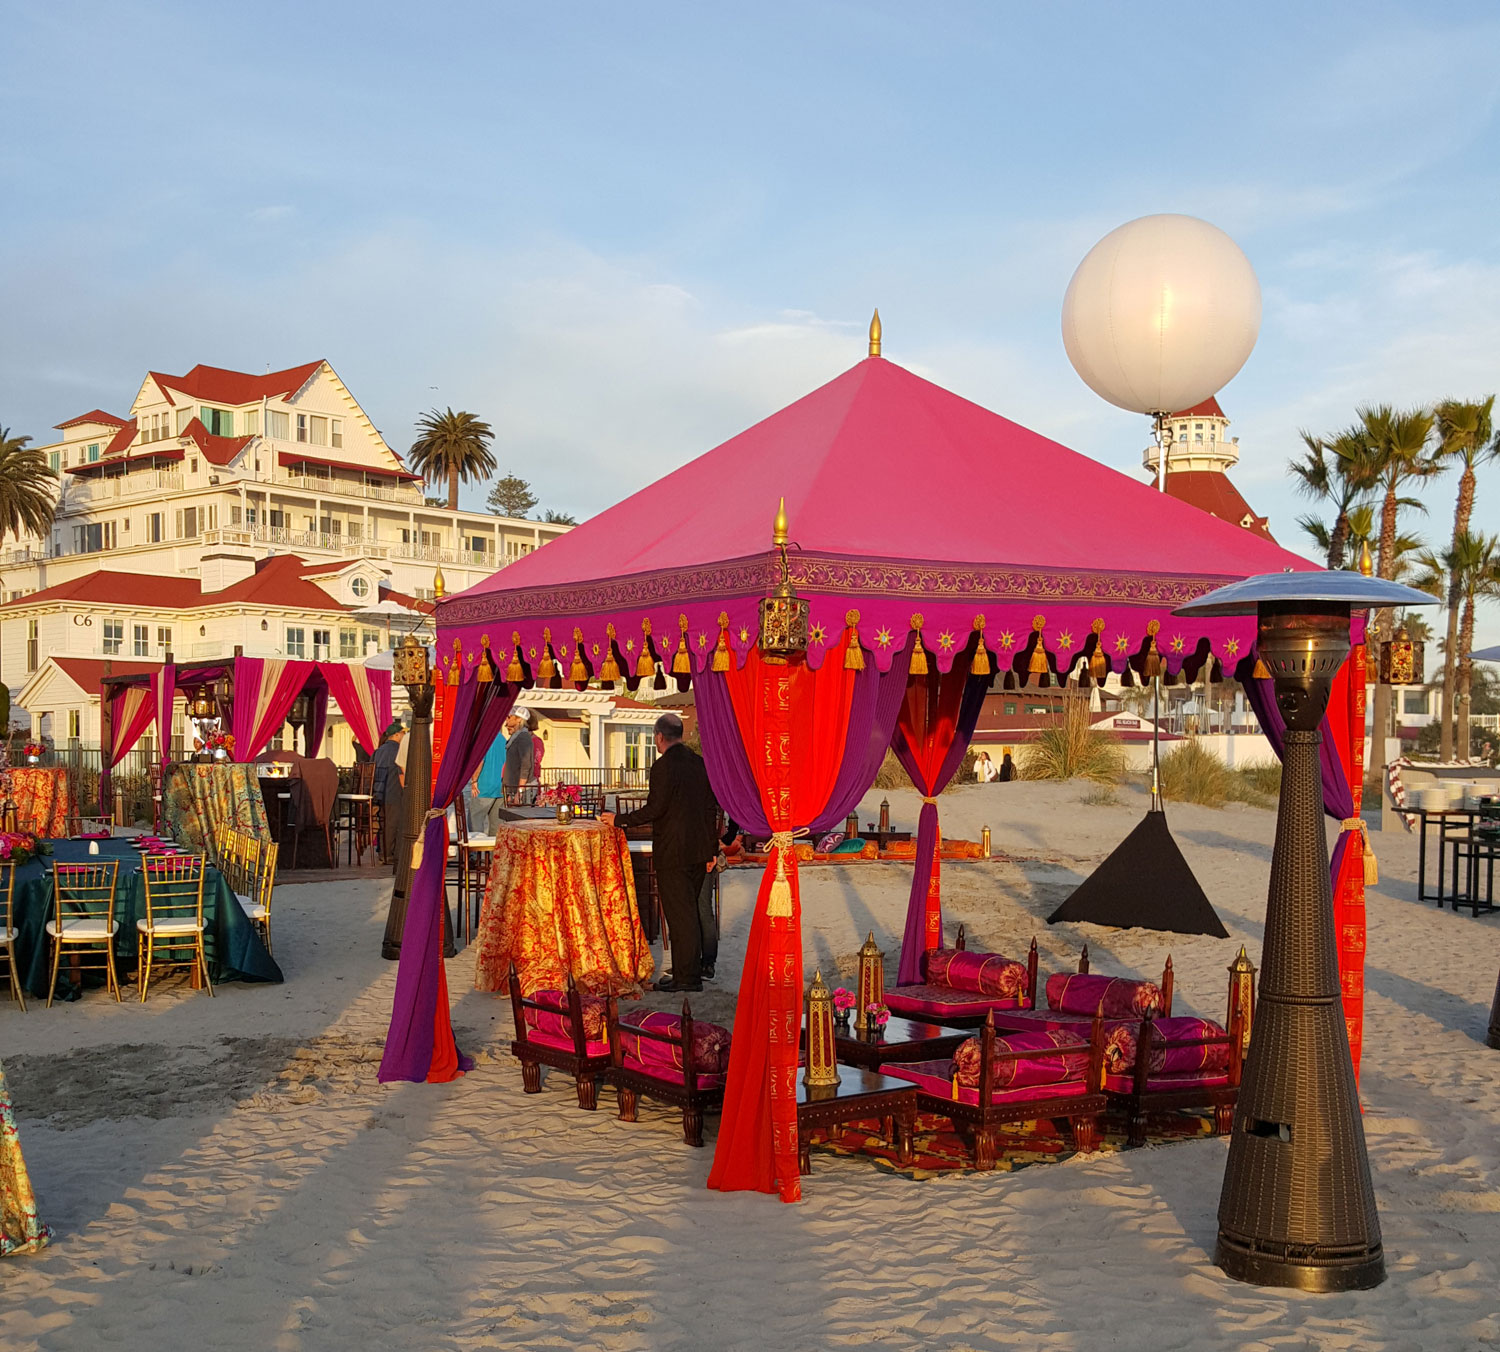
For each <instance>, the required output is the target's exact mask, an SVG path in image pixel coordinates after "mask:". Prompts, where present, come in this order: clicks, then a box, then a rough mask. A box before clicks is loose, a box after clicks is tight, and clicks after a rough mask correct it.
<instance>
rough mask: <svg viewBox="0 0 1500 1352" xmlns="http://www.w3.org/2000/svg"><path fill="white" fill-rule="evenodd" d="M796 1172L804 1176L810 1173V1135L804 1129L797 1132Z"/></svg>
mask: <svg viewBox="0 0 1500 1352" xmlns="http://www.w3.org/2000/svg"><path fill="white" fill-rule="evenodd" d="M797 1172H798V1173H799V1174H801V1175H803V1176H804V1177H806V1176H807V1175H808V1174H810V1173H812V1137H811V1135H810V1134H809V1133H808V1132H804V1131H799V1132H798V1133H797Z"/></svg>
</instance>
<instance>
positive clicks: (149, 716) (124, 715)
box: [106, 685, 156, 770]
mask: <svg viewBox="0 0 1500 1352" xmlns="http://www.w3.org/2000/svg"><path fill="white" fill-rule="evenodd" d="M109 713H110V733H111V736H110V746H109V765H108V766H107V767H106V768H107V769H110V770H113V769H114V768H115V766H117V765H118V764H119V763H120V762H121V761H122V760H124V759H125V754H126V752H128V751H129V750H130V748H131V747H133V746H134V745H135V744H136V743H137V742H138V741H140V740H141V734H142V733H144V732H145V731H146V729H147V728H149V727H150V726H151V724H152V722H153V721H154V720H155V718H156V703H155V701H154V700H153V699H152V692H151V688H150V687H149V686H144V685H127V686H123V687H120V688H117V689H116V690H115V691H114V693H113V694H111V696H110V700H109Z"/></svg>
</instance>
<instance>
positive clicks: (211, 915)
mask: <svg viewBox="0 0 1500 1352" xmlns="http://www.w3.org/2000/svg"><path fill="white" fill-rule="evenodd" d="M97 843H98V846H99V854H98V856H97V858H98V859H99V860H104V861H107V860H109V859H118V860H119V861H120V876H119V880H118V883H117V884H116V888H115V922H116V923H117V924H118V925H119V929H118V930H117V931H116V933H115V970H116V971H117V972H118V973H119V974H120V976H121V978H122V980H123V978H124V975H125V974H126V973H127V972H130V971H133V970H134V969H135V959H136V927H135V922H136V921H137V920H141V919H144V918H145V915H146V887H145V883H144V881H143V879H142V878H141V857H140V852H139V851H138V850H136V849H134V848H132V847H131V845H130V844H129V842H128V840H126V839H125V838H123V837H116V838H115V839H113V840H101V841H99V842H97ZM52 849H53V853H52V855H51V857H50V858H45V857H44V858H42V859H33V860H31V861H30V862H28V863H25V864H22V865H21V866H20V867H19V868H18V869H17V870H16V892H15V901H14V908H15V909H14V914H15V919H14V920H13V922H12V923H13V924H14V925H15V926H16V929H17V930H18V931H19V933H18V934H17V936H16V942H15V948H14V956H15V961H16V964H17V970H18V972H19V973H20V976H21V983H22V985H23V986H24V987H25V988H26V990H27V992H28V993H29V994H31V995H34V996H36V998H37V999H39V1000H45V999H46V998H47V977H48V975H49V974H50V972H51V967H52V947H51V940H50V939H49V938H48V937H47V928H46V927H47V921H48V920H50V919H51V918H52V907H53V901H52V875H51V872H50V870H49V869H48V868H47V865H48V864H50V863H52V862H54V861H59V860H60V861H61V862H63V863H65V864H83V863H92V862H94V861H95V856H92V855H90V854H89V842H88V841H86V840H57V841H53V842H52ZM203 920H204V930H205V932H204V936H203V948H204V952H205V954H206V955H207V957H208V975H209V977H210V979H211V980H212V981H213V982H214V984H215V985H217V984H218V983H219V982H221V981H281V980H282V979H283V978H282V975H281V968H280V967H278V966H277V965H276V962H275V960H274V959H273V958H272V957H271V955H270V954H269V953H268V952H266V946H265V944H264V943H262V942H261V937H260V933H259V931H257V930H256V928H255V926H254V925H253V924H252V923H251V921H250V917H249V916H247V915H246V914H245V910H244V907H242V906H241V905H240V903H239V902H238V901H237V900H236V899H235V895H234V893H233V892H232V891H231V890H230V887H229V884H228V883H227V882H226V881H225V880H224V877H223V875H222V874H221V873H220V872H219V871H218V870H217V869H214V868H210V869H208V870H207V872H206V874H205V877H204V883H203ZM67 975H68V968H67V963H66V955H65V957H64V965H63V968H62V970H61V972H60V973H59V984H61V981H63V980H65V979H67ZM100 979H101V980H102V976H101V978H100Z"/></svg>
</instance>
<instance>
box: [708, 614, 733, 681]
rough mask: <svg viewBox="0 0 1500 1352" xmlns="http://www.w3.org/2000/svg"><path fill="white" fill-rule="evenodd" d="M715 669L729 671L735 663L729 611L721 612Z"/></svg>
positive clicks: (715, 653)
mask: <svg viewBox="0 0 1500 1352" xmlns="http://www.w3.org/2000/svg"><path fill="white" fill-rule="evenodd" d="M712 665H713V669H714V670H715V671H728V670H729V669H730V668H731V667H732V666H733V665H734V653H733V652H731V651H730V648H729V612H728V611H727V610H721V611H720V612H719V641H718V642H717V643H716V644H714V656H713V663H712Z"/></svg>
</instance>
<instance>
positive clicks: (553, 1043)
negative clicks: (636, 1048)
mask: <svg viewBox="0 0 1500 1352" xmlns="http://www.w3.org/2000/svg"><path fill="white" fill-rule="evenodd" d="M527 1012H528V1013H530V1012H532V1011H529V1010H528V1011H527ZM526 1041H527V1042H536V1043H540V1044H541V1045H542V1046H544V1047H555V1048H556V1049H557V1050H558V1051H560V1052H571V1051H573V1050H574V1047H573V1035H572V1034H571V1033H550V1032H544V1031H543V1030H542V1029H540V1028H532V1027H530V1026H529V1025H528V1026H527V1029H526ZM583 1053H584V1055H585V1056H608V1055H609V1042H608V1040H607V1039H605V1038H599V1039H597V1040H595V1039H594V1038H590V1039H589V1040H588V1041H587V1042H585V1043H584V1044H583Z"/></svg>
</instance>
